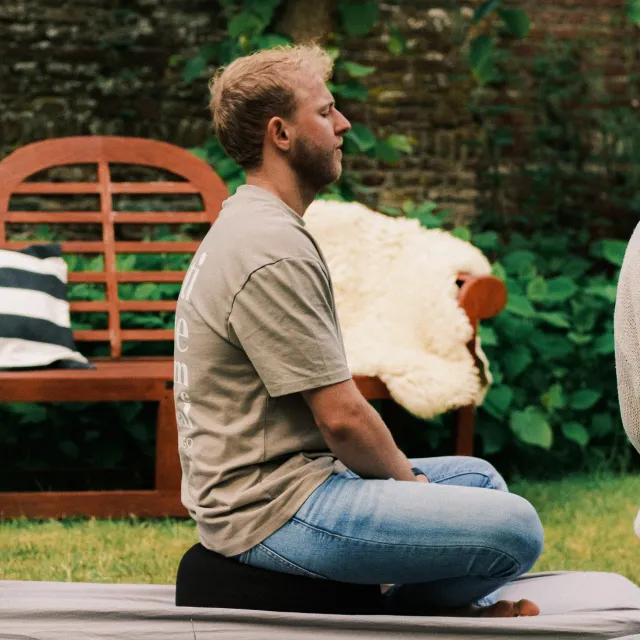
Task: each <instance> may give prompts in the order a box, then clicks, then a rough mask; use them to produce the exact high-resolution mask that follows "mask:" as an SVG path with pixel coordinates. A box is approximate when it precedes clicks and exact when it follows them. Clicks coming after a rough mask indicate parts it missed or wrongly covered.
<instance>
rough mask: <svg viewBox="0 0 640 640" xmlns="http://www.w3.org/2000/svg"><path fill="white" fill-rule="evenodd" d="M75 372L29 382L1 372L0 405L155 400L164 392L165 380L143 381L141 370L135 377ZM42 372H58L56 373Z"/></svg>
mask: <svg viewBox="0 0 640 640" xmlns="http://www.w3.org/2000/svg"><path fill="white" fill-rule="evenodd" d="M76 371H77V370H73V371H64V372H63V373H65V374H66V375H65V376H64V377H62V376H59V375H58V376H56V375H49V376H32V377H31V378H30V379H28V378H27V379H24V378H22V377H20V376H17V375H13V372H2V373H0V380H1V381H2V384H0V402H53V401H55V402H129V401H130V402H135V401H159V400H161V399H162V398H163V394H164V392H165V390H166V389H165V387H166V384H165V382H166V381H167V379H166V378H164V379H162V378H152V377H149V378H145V377H144V375H145V372H144V371H139V373H138V376H135V375H134V374H133V373H127V372H124V373H123V374H122V375H121V376H120V377H118V376H117V374H116V372H115V371H111V372H101V371H96V370H82V371H80V375H77V373H76ZM18 373H25V372H18ZM45 373H49V374H54V373H60V370H56V371H46V372H45ZM72 373H73V374H74V375H71V374H72ZM92 374H93V375H92Z"/></svg>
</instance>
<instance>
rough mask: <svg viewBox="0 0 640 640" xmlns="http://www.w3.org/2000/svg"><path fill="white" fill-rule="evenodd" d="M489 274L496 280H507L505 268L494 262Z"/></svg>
mask: <svg viewBox="0 0 640 640" xmlns="http://www.w3.org/2000/svg"><path fill="white" fill-rule="evenodd" d="M476 237H477V236H476ZM491 273H492V274H493V275H494V276H495V277H496V278H500V280H503V281H504V280H506V278H507V272H506V271H505V268H504V267H503V266H502V264H500V263H499V262H494V263H493V264H492V265H491Z"/></svg>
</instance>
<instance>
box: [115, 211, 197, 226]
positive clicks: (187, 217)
mask: <svg viewBox="0 0 640 640" xmlns="http://www.w3.org/2000/svg"><path fill="white" fill-rule="evenodd" d="M110 218H111V220H112V221H113V222H116V223H134V224H139V223H153V224H177V223H179V222H188V223H191V224H193V223H196V222H200V223H203V224H204V223H208V222H209V215H208V214H207V213H206V212H204V211H144V212H142V211H141V212H134V211H114V212H113V213H112V214H111V216H110Z"/></svg>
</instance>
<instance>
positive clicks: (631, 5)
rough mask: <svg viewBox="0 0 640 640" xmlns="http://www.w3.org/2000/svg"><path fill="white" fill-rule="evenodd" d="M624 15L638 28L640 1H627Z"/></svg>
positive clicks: (639, 23) (639, 22)
mask: <svg viewBox="0 0 640 640" xmlns="http://www.w3.org/2000/svg"><path fill="white" fill-rule="evenodd" d="M626 14H627V17H628V18H629V20H631V22H633V23H634V24H636V25H638V26H639V27H640V0H627V7H626Z"/></svg>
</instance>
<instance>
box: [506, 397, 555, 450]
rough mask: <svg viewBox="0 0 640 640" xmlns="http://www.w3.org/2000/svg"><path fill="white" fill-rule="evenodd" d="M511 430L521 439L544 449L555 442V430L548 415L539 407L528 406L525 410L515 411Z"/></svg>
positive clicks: (510, 423)
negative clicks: (549, 421)
mask: <svg viewBox="0 0 640 640" xmlns="http://www.w3.org/2000/svg"><path fill="white" fill-rule="evenodd" d="M509 426H510V427H511V430H512V431H513V432H514V433H515V434H516V436H517V437H518V439H519V440H521V441H522V442H526V443H527V444H532V445H535V446H538V447H542V448H543V449H550V448H551V445H552V444H553V431H552V430H551V425H550V424H549V423H548V422H547V419H546V416H545V415H544V413H542V411H540V409H538V408H537V407H532V406H530V407H527V408H526V409H525V410H524V411H514V412H513V413H512V414H511V420H510V421H509Z"/></svg>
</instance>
